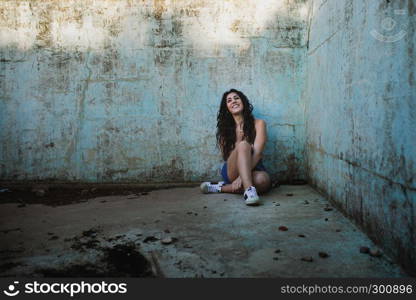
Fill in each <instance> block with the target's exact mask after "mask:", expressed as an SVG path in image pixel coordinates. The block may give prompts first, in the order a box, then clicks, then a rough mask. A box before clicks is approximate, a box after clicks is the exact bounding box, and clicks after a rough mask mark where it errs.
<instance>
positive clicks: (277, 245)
mask: <svg viewBox="0 0 416 300" xmlns="http://www.w3.org/2000/svg"><path fill="white" fill-rule="evenodd" d="M262 200H263V204H262V205H261V206H258V207H247V206H245V205H244V202H243V200H242V197H241V196H239V195H231V194H208V195H203V194H201V193H200V192H199V188H197V187H193V188H175V189H164V190H155V191H152V192H150V193H148V194H146V195H140V196H136V195H120V196H105V197H97V198H92V199H89V200H88V201H87V202H81V203H76V204H71V205H64V206H56V207H51V206H45V205H41V204H33V205H26V206H24V207H19V206H18V205H17V204H16V203H4V204H0V217H1V223H0V236H1V240H2V243H1V246H0V258H1V261H2V262H1V266H0V276H16V275H17V276H18V275H26V276H44V275H45V274H43V275H42V274H40V273H38V271H37V270H39V269H42V268H56V269H59V268H61V269H65V268H66V267H68V266H69V265H71V264H82V263H90V264H96V263H98V262H97V257H98V256H99V251H100V250H99V249H97V246H111V245H114V244H123V243H124V244H126V243H129V242H130V244H131V243H134V244H135V245H136V246H137V247H138V250H139V251H140V252H141V253H142V254H143V255H144V256H145V257H147V258H148V259H149V261H151V262H152V268H153V270H154V271H155V272H156V273H157V276H164V277H224V278H225V277H402V276H406V274H405V273H403V272H402V271H401V269H400V268H399V266H398V265H396V264H394V263H392V262H391V261H390V260H389V258H388V257H386V255H383V256H381V257H372V256H370V255H369V254H364V253H360V251H359V248H360V247H361V246H367V247H370V248H372V247H374V245H373V243H372V242H371V241H370V240H369V239H368V238H367V237H366V236H365V234H363V233H362V232H361V231H360V230H359V229H358V228H357V227H355V226H354V225H353V224H352V223H351V222H350V221H349V220H348V219H347V218H345V217H344V216H343V215H342V214H341V213H340V212H338V211H337V210H336V209H332V210H331V208H329V209H328V208H327V209H325V207H327V205H329V203H328V202H327V200H326V199H325V198H324V197H322V196H321V195H320V194H318V193H317V192H316V191H314V190H313V189H312V188H311V187H310V186H308V185H296V186H291V185H283V186H280V187H279V188H276V189H273V190H272V191H271V192H270V193H268V194H267V195H264V196H263V197H262ZM281 226H284V227H286V228H287V230H286V231H283V230H281V229H285V228H283V227H281ZM279 227H280V229H279ZM169 238H171V240H169ZM88 239H90V242H91V239H93V241H92V242H91V243H88ZM74 241H77V242H78V243H79V242H80V241H81V242H82V241H83V243H84V244H83V245H84V246H85V245H87V246H85V247H84V248H82V247H74ZM162 241H164V242H165V243H166V244H164V243H162ZM81 244H82V243H81ZM78 246H79V245H78ZM71 247H72V248H71ZM320 252H324V253H326V254H327V255H328V257H321V256H320V255H319V253H320ZM321 255H322V256H325V254H322V253H321ZM311 259H312V261H310V260H311ZM80 275H81V274H80Z"/></svg>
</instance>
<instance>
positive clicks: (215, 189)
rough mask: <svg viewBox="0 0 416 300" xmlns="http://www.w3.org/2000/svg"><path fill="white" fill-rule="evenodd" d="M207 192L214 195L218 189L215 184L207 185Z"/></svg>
mask: <svg viewBox="0 0 416 300" xmlns="http://www.w3.org/2000/svg"><path fill="white" fill-rule="evenodd" d="M208 192H210V193H216V192H218V187H217V185H216V184H209V185H208Z"/></svg>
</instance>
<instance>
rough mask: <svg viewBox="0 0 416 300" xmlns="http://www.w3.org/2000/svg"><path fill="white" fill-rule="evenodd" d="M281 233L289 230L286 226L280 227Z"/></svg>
mask: <svg viewBox="0 0 416 300" xmlns="http://www.w3.org/2000/svg"><path fill="white" fill-rule="evenodd" d="M279 230H280V231H287V230H288V228H287V227H286V226H279Z"/></svg>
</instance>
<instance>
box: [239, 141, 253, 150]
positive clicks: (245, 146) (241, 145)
mask: <svg viewBox="0 0 416 300" xmlns="http://www.w3.org/2000/svg"><path fill="white" fill-rule="evenodd" d="M236 148H237V151H251V145H250V143H249V142H247V141H241V142H239V143H238V144H237V147H236Z"/></svg>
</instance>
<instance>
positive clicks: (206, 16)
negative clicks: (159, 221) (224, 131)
mask: <svg viewBox="0 0 416 300" xmlns="http://www.w3.org/2000/svg"><path fill="white" fill-rule="evenodd" d="M306 3H307V2H306V0H290V1H289V0H264V1H239V0H233V1H213V0H212V1H209V0H199V1H191V0H185V1H173V0H171V1H169V0H166V1H163V0H155V1H149V0H146V1H112V0H105V1H92V0H89V1H74V0H73V1H58V0H56V1H52V0H48V1H18V0H14V1H1V3H0V59H1V60H0V80H1V94H0V97H1V98H0V101H1V102H0V140H1V143H0V167H1V169H0V179H3V180H33V179H36V180H37V179H39V180H51V179H56V180H64V181H90V182H119V181H135V182H160V181H164V182H167V181H171V182H181V181H200V180H204V179H205V180H206V179H217V178H219V176H218V175H219V173H218V167H219V163H220V161H221V157H220V155H219V152H218V150H217V149H216V148H215V125H216V113H217V110H218V107H219V101H220V97H221V95H222V93H223V92H224V91H225V90H228V89H230V88H232V87H234V88H237V89H241V90H242V91H243V92H245V93H246V94H247V95H248V97H249V99H251V101H252V103H253V105H254V107H255V111H254V113H255V116H256V117H259V118H264V119H265V120H266V121H267V123H268V130H269V137H270V140H269V144H268V146H267V148H266V157H265V163H266V164H267V167H268V168H269V170H270V171H271V173H272V174H273V176H274V177H277V178H279V179H281V180H287V179H290V178H304V177H305V162H304V145H305V130H304V115H303V114H304V107H303V101H302V99H301V92H302V90H303V85H304V74H305V73H304V67H303V66H304V58H305V55H304V54H305V51H306V47H305V46H306V41H307V29H306V24H307V10H306Z"/></svg>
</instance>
